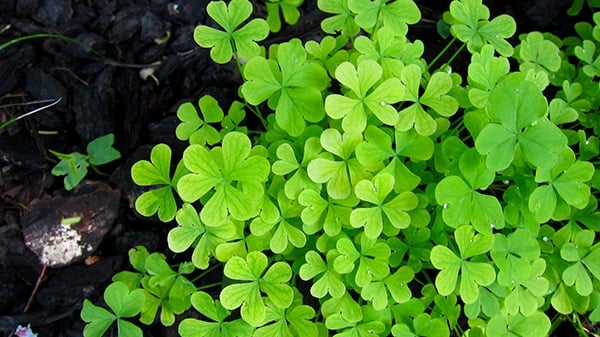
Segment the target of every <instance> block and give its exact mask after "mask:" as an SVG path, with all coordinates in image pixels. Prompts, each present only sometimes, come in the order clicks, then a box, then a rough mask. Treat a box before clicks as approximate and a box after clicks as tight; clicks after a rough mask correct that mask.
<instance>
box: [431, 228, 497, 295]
mask: <svg viewBox="0 0 600 337" xmlns="http://www.w3.org/2000/svg"><path fill="white" fill-rule="evenodd" d="M454 235H455V238H456V243H457V245H458V249H459V252H460V257H459V256H457V255H456V254H455V253H454V252H453V251H452V250H450V249H449V248H448V247H445V246H441V245H438V246H435V247H433V249H432V250H431V263H432V264H433V266H434V267H435V268H437V269H439V270H441V271H440V273H439V274H438V275H437V277H436V279H435V286H436V288H437V289H438V291H439V293H440V295H442V296H447V295H450V294H451V293H453V292H454V290H455V289H456V283H457V281H458V277H459V276H460V286H459V294H460V296H461V298H462V299H463V301H464V302H465V303H473V302H474V301H476V300H477V298H478V297H479V286H480V285H482V286H486V285H490V284H491V283H492V282H494V280H495V279H496V272H495V270H494V267H492V265H491V264H488V263H485V262H471V261H468V260H467V259H468V258H470V257H473V256H477V255H481V254H483V253H485V252H487V251H488V250H490V248H491V247H492V244H493V237H492V236H491V235H484V234H476V235H475V231H474V230H473V228H472V227H471V226H468V225H466V226H461V227H458V228H457V229H456V230H455V232H454Z"/></svg>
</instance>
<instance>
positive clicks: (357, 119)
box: [325, 60, 403, 133]
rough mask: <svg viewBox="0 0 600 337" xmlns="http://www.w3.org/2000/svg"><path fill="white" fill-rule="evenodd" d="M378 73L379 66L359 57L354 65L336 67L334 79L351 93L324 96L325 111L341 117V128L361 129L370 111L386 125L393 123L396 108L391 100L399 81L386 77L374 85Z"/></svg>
mask: <svg viewBox="0 0 600 337" xmlns="http://www.w3.org/2000/svg"><path fill="white" fill-rule="evenodd" d="M382 74H383V70H382V68H381V66H380V65H379V64H378V63H377V62H375V61H372V60H364V61H360V62H359V63H358V67H356V68H355V67H354V65H353V64H352V63H350V62H344V63H342V64H340V65H339V66H338V67H337V69H336V70H335V77H336V79H337V80H338V81H340V83H342V84H343V85H344V86H346V87H348V88H349V89H350V91H351V93H352V94H348V95H346V96H344V95H338V94H332V95H329V96H327V98H325V111H326V112H327V114H328V115H329V116H330V117H331V118H333V119H342V129H343V130H344V131H346V132H348V133H360V132H362V131H363V130H364V129H365V128H366V126H367V118H368V117H369V115H371V114H373V115H375V116H376V117H377V118H378V119H379V120H380V121H381V122H383V123H384V124H387V125H394V124H396V122H397V121H398V112H397V111H396V109H395V108H394V107H393V106H392V105H391V104H394V103H397V102H398V101H400V98H401V97H402V93H403V88H402V83H401V82H400V80H398V79H397V78H389V79H387V80H385V81H383V82H382V83H381V84H379V85H378V86H377V87H375V84H376V83H377V82H378V81H379V80H380V79H381V76H382ZM372 88H373V89H372ZM371 89H372V90H371Z"/></svg>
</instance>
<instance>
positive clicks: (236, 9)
mask: <svg viewBox="0 0 600 337" xmlns="http://www.w3.org/2000/svg"><path fill="white" fill-rule="evenodd" d="M206 11H207V12H208V15H209V16H210V17H211V18H212V19H213V20H215V22H216V23H217V24H219V26H221V28H223V30H218V29H215V28H212V27H208V26H204V25H200V26H197V27H196V29H195V30H194V40H195V41H196V43H197V44H198V45H200V46H201V47H203V48H211V50H210V57H211V58H212V59H213V61H215V62H217V63H221V64H224V63H227V62H229V61H230V60H231V58H232V57H233V51H234V48H235V51H236V53H238V54H239V56H240V57H242V58H244V59H250V58H251V57H253V56H257V55H259V54H260V47H259V46H258V44H257V43H256V42H255V41H261V40H264V39H265V38H266V37H267V35H268V34H269V25H268V24H267V22H266V21H265V20H263V19H253V20H251V21H250V22H248V23H247V24H245V25H244V26H243V27H239V26H240V25H241V24H242V23H244V21H246V20H247V19H248V18H249V17H250V15H251V14H252V4H251V3H250V1H248V0H232V1H231V2H230V3H229V5H227V4H226V3H225V2H224V1H213V2H211V3H209V4H208V6H207V7H206ZM238 27H239V28H238Z"/></svg>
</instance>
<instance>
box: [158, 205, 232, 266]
mask: <svg viewBox="0 0 600 337" xmlns="http://www.w3.org/2000/svg"><path fill="white" fill-rule="evenodd" d="M175 219H176V220H177V223H178V224H179V226H178V227H175V228H173V229H171V230H170V231H169V234H168V236H167V243H168V245H169V249H171V250H172V251H173V252H175V253H181V252H183V251H185V250H187V249H189V248H190V247H191V246H194V251H193V253H192V262H193V263H194V266H196V267H197V268H200V269H206V268H208V266H209V260H210V258H211V256H214V252H215V249H216V247H217V246H218V245H219V244H221V243H223V242H226V241H228V240H232V239H234V238H235V234H236V229H235V226H234V224H233V223H232V222H229V221H227V222H225V223H223V224H220V225H219V226H205V225H204V223H202V221H201V220H200V217H199V215H198V212H197V211H196V209H195V208H194V207H193V206H192V205H190V204H188V203H186V204H184V205H183V206H182V208H181V209H179V210H178V211H177V215H176V216H175Z"/></svg>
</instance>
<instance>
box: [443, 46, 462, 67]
mask: <svg viewBox="0 0 600 337" xmlns="http://www.w3.org/2000/svg"><path fill="white" fill-rule="evenodd" d="M466 46H467V44H466V43H463V44H462V46H460V47H459V48H458V49H457V50H456V51H455V52H454V54H452V56H450V59H449V60H448V61H446V63H444V64H442V66H441V67H440V68H443V67H444V66H445V65H447V64H450V63H452V61H454V59H455V58H456V57H457V56H458V54H460V52H461V51H462V50H463V49H465V47H466Z"/></svg>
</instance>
